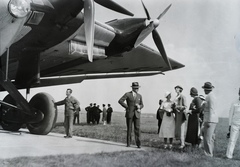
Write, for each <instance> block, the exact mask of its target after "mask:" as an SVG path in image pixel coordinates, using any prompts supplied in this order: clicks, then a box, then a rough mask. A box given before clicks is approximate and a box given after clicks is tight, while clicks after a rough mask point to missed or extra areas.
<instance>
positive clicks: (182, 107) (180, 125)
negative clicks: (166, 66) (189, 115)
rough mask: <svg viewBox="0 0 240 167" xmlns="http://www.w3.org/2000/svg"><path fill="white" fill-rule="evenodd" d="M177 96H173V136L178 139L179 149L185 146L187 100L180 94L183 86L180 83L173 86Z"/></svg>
mask: <svg viewBox="0 0 240 167" xmlns="http://www.w3.org/2000/svg"><path fill="white" fill-rule="evenodd" d="M175 91H176V93H177V96H176V98H175V100H174V101H175V109H174V110H175V114H176V117H175V137H176V139H177V140H180V143H181V145H180V147H179V148H180V149H183V148H184V147H185V127H186V108H187V100H186V97H185V96H184V95H183V94H182V91H183V88H182V86H180V85H177V86H175Z"/></svg>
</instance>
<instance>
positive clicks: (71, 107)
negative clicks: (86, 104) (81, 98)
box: [55, 89, 80, 138]
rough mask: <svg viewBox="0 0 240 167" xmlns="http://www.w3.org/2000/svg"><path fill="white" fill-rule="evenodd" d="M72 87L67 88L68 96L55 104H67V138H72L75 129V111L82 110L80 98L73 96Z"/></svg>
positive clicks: (65, 113) (65, 111)
mask: <svg viewBox="0 0 240 167" xmlns="http://www.w3.org/2000/svg"><path fill="white" fill-rule="evenodd" d="M71 94H72V89H67V91H66V95H67V97H66V98H65V99H64V100H62V101H59V102H56V103H55V105H57V106H59V105H65V110H64V116H65V117H64V127H65V132H66V136H64V137H65V138H72V135H73V134H72V131H73V118H74V113H75V112H76V111H80V104H79V102H78V100H77V99H76V98H75V97H73V96H72V95H71Z"/></svg>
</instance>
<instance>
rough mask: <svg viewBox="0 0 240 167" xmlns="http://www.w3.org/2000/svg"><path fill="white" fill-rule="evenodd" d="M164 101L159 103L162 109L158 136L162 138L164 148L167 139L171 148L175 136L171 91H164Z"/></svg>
mask: <svg viewBox="0 0 240 167" xmlns="http://www.w3.org/2000/svg"><path fill="white" fill-rule="evenodd" d="M165 97H166V99H167V100H166V101H164V102H163V103H162V105H161V107H160V108H161V110H162V111H163V119H162V125H161V128H160V132H159V137H160V138H162V137H163V138H164V149H166V148H167V139H169V146H168V147H169V149H172V142H173V138H174V136H175V119H174V113H173V109H172V106H173V102H172V101H171V93H170V92H166V93H165Z"/></svg>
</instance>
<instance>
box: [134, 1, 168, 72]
mask: <svg viewBox="0 0 240 167" xmlns="http://www.w3.org/2000/svg"><path fill="white" fill-rule="evenodd" d="M141 1H142V0H141ZM142 5H143V8H144V11H145V13H146V15H147V19H148V20H150V23H149V25H148V26H147V27H146V28H145V29H144V30H142V32H141V33H140V35H139V36H138V38H137V40H136V42H135V44H134V47H135V48H136V47H137V46H138V45H140V43H141V42H142V41H143V40H144V39H145V38H146V37H147V36H148V35H149V34H150V33H152V37H153V40H154V43H155V45H156V46H157V48H158V51H159V52H160V54H161V55H162V58H163V60H164V61H165V63H166V64H167V65H168V67H169V68H170V69H171V70H172V66H171V64H170V62H169V59H168V57H167V54H166V52H165V49H164V46H163V43H162V40H161V37H160V35H159V34H158V32H157V31H156V28H157V27H158V25H159V20H160V18H162V17H163V16H164V15H165V13H166V12H167V11H168V9H169V8H170V7H171V6H172V4H170V5H169V6H168V7H167V8H166V9H165V10H164V11H163V12H162V13H161V14H160V15H159V16H158V17H157V19H155V20H151V17H150V15H149V12H148V10H147V8H146V6H145V5H144V3H143V1H142Z"/></svg>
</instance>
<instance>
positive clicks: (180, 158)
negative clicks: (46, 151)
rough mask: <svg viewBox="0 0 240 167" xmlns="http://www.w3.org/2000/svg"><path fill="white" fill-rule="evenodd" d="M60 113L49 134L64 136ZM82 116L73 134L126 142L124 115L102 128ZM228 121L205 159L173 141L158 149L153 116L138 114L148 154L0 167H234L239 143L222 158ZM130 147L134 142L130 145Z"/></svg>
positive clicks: (11, 162)
mask: <svg viewBox="0 0 240 167" xmlns="http://www.w3.org/2000/svg"><path fill="white" fill-rule="evenodd" d="M62 116H63V115H62V113H59V116H58V117H59V118H58V123H57V125H58V126H56V127H55V128H54V129H53V132H57V133H64V128H63V126H62V120H63V119H62ZM85 116H86V114H85V113H82V114H81V124H80V125H75V126H74V135H77V136H82V137H89V138H97V139H103V140H109V141H115V142H121V143H125V142H126V125H125V118H124V113H120V112H115V113H113V117H112V124H111V125H106V126H104V125H103V124H102V123H101V124H99V125H87V124H86V117H85ZM227 131H228V120H227V119H223V118H222V119H220V122H219V124H218V126H217V133H216V142H215V154H214V157H213V158H209V157H206V156H205V155H204V154H203V150H202V149H198V148H195V149H191V147H190V146H189V147H186V149H185V150H184V151H180V150H179V149H177V147H178V142H177V141H174V149H173V150H164V149H163V148H162V145H163V139H160V138H159V137H158V135H157V120H156V118H155V115H154V114H142V117H141V132H142V136H141V138H142V140H141V141H142V145H143V146H148V147H152V148H153V149H152V151H143V150H140V151H124V152H114V153H99V154H93V155H91V154H84V155H61V156H60V155H59V156H47V157H40V158H39V157H38V158H37V157H33V158H31V157H26V158H14V159H6V160H2V161H0V166H1V167H2V166H3V167H9V166H19V167H20V166H34V167H35V166H37V167H38V166H54V167H55V166H56V167H57V166H104V167H107V166H123V167H125V166H126V167H127V166H144V167H145V166H164V167H165V166H169V167H171V166H192V167H201V166H202V167H208V166H214V167H215V166H216V167H217V166H221V167H225V166H228V167H235V166H236V167H238V166H240V161H239V160H240V146H239V142H238V143H237V145H236V148H235V151H234V153H235V154H234V158H233V160H228V159H226V158H225V153H226V148H227V143H228V139H227V138H226V133H227ZM133 144H134V142H133Z"/></svg>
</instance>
